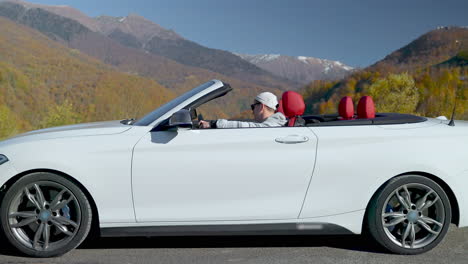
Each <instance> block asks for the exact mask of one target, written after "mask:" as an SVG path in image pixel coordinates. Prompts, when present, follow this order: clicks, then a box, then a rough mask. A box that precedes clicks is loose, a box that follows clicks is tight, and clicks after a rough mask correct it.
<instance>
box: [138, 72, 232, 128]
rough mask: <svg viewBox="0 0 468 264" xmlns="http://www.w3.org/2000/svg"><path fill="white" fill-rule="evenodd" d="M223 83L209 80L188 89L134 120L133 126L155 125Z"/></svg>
mask: <svg viewBox="0 0 468 264" xmlns="http://www.w3.org/2000/svg"><path fill="white" fill-rule="evenodd" d="M224 86H225V85H224V83H223V82H221V81H219V80H211V81H209V82H206V83H204V84H201V85H199V86H197V87H195V88H193V89H191V90H190V91H188V92H186V93H184V94H182V95H180V96H178V97H177V98H175V99H173V100H171V101H169V102H167V103H165V104H164V105H161V106H160V107H158V108H156V109H155V110H153V111H152V112H150V113H149V114H147V115H145V116H144V117H142V118H140V119H138V120H136V121H135V122H134V123H133V124H132V125H134V126H150V125H151V126H155V125H157V123H158V122H160V121H161V120H164V119H165V118H167V117H169V116H170V115H172V114H173V113H175V112H176V111H178V110H180V109H182V108H184V107H186V106H187V105H190V104H191V103H193V102H194V101H196V100H197V99H199V98H201V97H203V96H204V95H206V94H208V93H210V92H213V91H215V90H218V89H220V88H222V87H224Z"/></svg>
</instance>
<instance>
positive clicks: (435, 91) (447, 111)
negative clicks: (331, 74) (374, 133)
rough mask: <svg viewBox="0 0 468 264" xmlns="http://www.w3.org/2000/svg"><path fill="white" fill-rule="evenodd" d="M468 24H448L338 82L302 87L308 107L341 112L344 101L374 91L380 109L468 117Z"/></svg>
mask: <svg viewBox="0 0 468 264" xmlns="http://www.w3.org/2000/svg"><path fill="white" fill-rule="evenodd" d="M467 53H468V29H467V28H460V27H453V28H449V27H444V28H439V29H436V30H434V31H431V32H428V33H427V34H425V35H423V36H421V37H419V38H418V39H416V40H415V41H413V42H411V43H409V44H408V45H407V46H405V47H403V48H401V49H399V50H397V51H395V52H394V53H392V54H390V55H388V56H387V57H386V58H385V59H383V60H382V61H379V62H377V63H376V64H374V65H372V66H370V67H368V68H366V69H364V70H361V71H358V72H355V73H354V74H352V75H350V76H349V77H347V78H345V79H343V80H341V81H335V82H329V81H328V82H327V81H315V82H312V83H310V84H309V85H307V86H306V87H305V88H304V89H303V90H302V92H303V94H304V96H305V98H306V99H305V100H306V105H307V112H313V113H336V112H337V106H338V102H339V100H340V99H341V98H342V97H343V96H346V95H348V96H351V97H352V98H353V100H354V101H355V103H357V102H358V100H359V98H360V97H361V96H362V95H372V96H373V97H374V101H375V103H376V108H377V111H379V112H401V113H414V114H418V115H423V116H429V117H436V116H440V115H446V116H448V117H450V115H451V113H452V110H453V107H454V105H455V101H456V102H457V103H456V105H457V109H456V117H457V118H459V119H468V100H467V99H468V80H467V78H468V68H467V67H466V66H467Z"/></svg>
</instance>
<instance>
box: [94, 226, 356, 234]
mask: <svg viewBox="0 0 468 264" xmlns="http://www.w3.org/2000/svg"><path fill="white" fill-rule="evenodd" d="M352 234H354V233H353V232H351V231H350V230H348V229H346V228H344V227H341V226H339V225H335V224H328V223H280V224H241V225H187V226H184V225H179V226H144V227H105V228H101V236H103V237H142V236H143V237H150V236H243V235H352Z"/></svg>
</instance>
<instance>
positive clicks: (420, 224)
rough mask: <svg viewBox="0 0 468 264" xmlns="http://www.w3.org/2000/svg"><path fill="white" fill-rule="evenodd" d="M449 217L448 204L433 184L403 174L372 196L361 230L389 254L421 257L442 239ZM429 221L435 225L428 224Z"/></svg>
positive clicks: (450, 215)
mask: <svg viewBox="0 0 468 264" xmlns="http://www.w3.org/2000/svg"><path fill="white" fill-rule="evenodd" d="M405 187H406V189H405ZM406 190H408V192H406ZM397 194H398V195H399V196H400V197H398V195H397ZM408 195H409V197H410V201H409V202H408V200H407V197H408ZM425 196H427V197H426V199H424V197H425ZM431 199H432V201H431ZM423 201H424V203H423ZM405 204H406V206H405ZM409 204H411V205H409ZM408 205H409V206H408ZM425 206H428V208H425ZM408 208H409V209H408ZM418 208H421V209H423V208H425V209H424V210H419V209H418ZM451 217H452V211H451V206H450V201H449V199H448V197H447V195H446V193H445V192H444V190H443V189H442V188H441V187H440V186H439V185H438V184H437V183H436V182H434V181H433V180H431V179H429V178H426V177H423V176H419V175H404V176H400V177H396V178H394V179H392V180H390V181H389V182H387V183H386V184H385V185H384V186H382V187H381V188H380V189H379V191H378V192H377V193H376V194H375V195H374V197H373V198H372V201H371V202H370V203H369V207H368V208H367V213H366V219H365V220H366V226H365V230H364V231H365V232H366V233H367V234H368V235H370V237H371V238H372V239H373V240H374V241H375V242H377V243H378V244H380V245H381V246H383V247H384V248H385V249H386V250H388V251H390V252H392V253H396V254H403V255H414V254H421V253H424V252H427V251H429V250H431V249H432V248H434V247H435V246H437V245H438V244H439V243H440V242H441V241H442V240H443V239H444V237H445V235H446V234H447V231H448V228H449V226H450V221H451ZM434 218H435V219H434ZM429 219H432V220H436V221H437V223H436V222H432V223H431V224H427V223H426V222H431V221H429ZM400 221H402V222H400ZM395 223H396V224H395ZM424 224H426V225H427V226H426V227H425V226H424ZM427 228H430V230H429V229H427Z"/></svg>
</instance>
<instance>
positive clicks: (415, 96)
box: [368, 73, 419, 113]
mask: <svg viewBox="0 0 468 264" xmlns="http://www.w3.org/2000/svg"><path fill="white" fill-rule="evenodd" d="M368 92H369V95H370V96H372V97H373V98H374V101H375V105H376V108H377V111H378V112H401V113H414V112H415V111H416V106H417V104H418V101H419V93H418V89H417V88H416V85H415V82H414V79H413V77H411V75H409V74H408V73H402V74H390V75H388V76H387V77H385V78H382V79H379V80H377V81H376V82H374V83H373V84H372V85H371V86H370V87H369V91H368Z"/></svg>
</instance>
